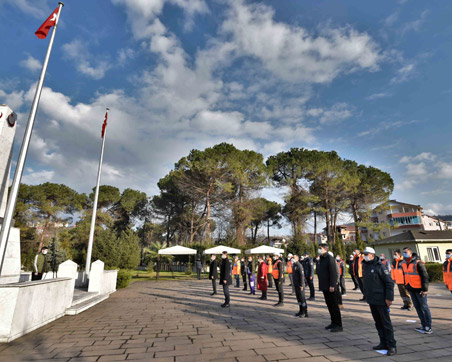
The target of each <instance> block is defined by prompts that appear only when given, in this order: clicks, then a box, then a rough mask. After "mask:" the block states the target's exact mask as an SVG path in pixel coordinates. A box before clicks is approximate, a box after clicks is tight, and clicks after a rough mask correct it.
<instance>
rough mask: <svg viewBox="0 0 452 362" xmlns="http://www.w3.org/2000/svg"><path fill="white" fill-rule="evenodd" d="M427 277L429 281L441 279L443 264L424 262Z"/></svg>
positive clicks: (439, 280)
mask: <svg viewBox="0 0 452 362" xmlns="http://www.w3.org/2000/svg"><path fill="white" fill-rule="evenodd" d="M425 268H426V269H427V273H428V277H429V280H430V281H431V282H441V281H442V280H443V265H442V264H440V263H425Z"/></svg>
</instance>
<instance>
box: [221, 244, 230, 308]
mask: <svg viewBox="0 0 452 362" xmlns="http://www.w3.org/2000/svg"><path fill="white" fill-rule="evenodd" d="M231 284H232V270H231V262H230V261H229V259H228V252H227V251H223V253H222V254H221V264H220V285H222V286H223V292H224V303H223V304H222V305H221V308H227V307H229V302H230V299H231V296H230V294H229V286H230V285H231Z"/></svg>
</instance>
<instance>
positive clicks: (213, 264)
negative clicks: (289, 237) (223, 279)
mask: <svg viewBox="0 0 452 362" xmlns="http://www.w3.org/2000/svg"><path fill="white" fill-rule="evenodd" d="M209 279H210V280H211V281H212V288H213V293H211V294H210V295H216V294H217V279H218V270H217V257H216V256H215V255H212V256H211V258H210V267H209Z"/></svg>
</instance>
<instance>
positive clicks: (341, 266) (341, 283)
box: [336, 254, 347, 304]
mask: <svg viewBox="0 0 452 362" xmlns="http://www.w3.org/2000/svg"><path fill="white" fill-rule="evenodd" d="M336 263H337V265H338V266H339V287H340V290H341V295H342V296H344V295H346V293H347V289H346V288H345V263H344V261H343V260H342V258H341V256H340V255H339V254H338V255H336ZM341 304H342V303H341Z"/></svg>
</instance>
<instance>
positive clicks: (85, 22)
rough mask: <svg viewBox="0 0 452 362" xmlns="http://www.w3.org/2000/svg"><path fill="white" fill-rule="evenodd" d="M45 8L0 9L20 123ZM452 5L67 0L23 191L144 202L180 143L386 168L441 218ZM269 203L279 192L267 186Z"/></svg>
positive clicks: (11, 2)
mask: <svg viewBox="0 0 452 362" xmlns="http://www.w3.org/2000/svg"><path fill="white" fill-rule="evenodd" d="M56 6H57V2H56V1H48V0H34V1H30V0H3V1H2V2H1V3H0V31H1V34H2V37H1V39H2V44H1V46H2V50H3V52H2V56H1V58H0V103H6V104H8V105H10V106H11V108H13V109H14V110H15V111H16V112H17V113H18V115H19V119H18V131H17V140H16V146H15V147H16V148H15V156H14V157H15V158H17V151H18V146H19V143H20V141H21V138H22V134H23V129H24V126H25V123H26V120H27V116H28V112H29V108H30V102H31V99H32V95H33V92H34V87H35V82H36V81H37V78H38V75H39V71H40V64H41V62H42V60H43V58H44V55H45V51H46V48H47V44H48V39H47V40H39V39H38V38H37V37H36V36H35V35H34V32H35V31H36V30H37V28H38V27H39V26H40V25H41V23H42V22H43V21H44V20H45V19H46V18H47V16H48V15H49V14H50V13H51V12H52V10H53V9H54V8H55V7H56ZM451 16H452V4H451V3H449V2H445V1H428V2H425V1H410V0H409V1H378V2H377V1H372V2H368V1H354V2H346V1H321V0H317V1H298V0H277V1H276V0H275V1H259V2H253V1H244V0H212V1H204V0H96V1H87V0H78V1H67V2H66V5H65V7H64V8H63V12H62V16H61V23H60V27H59V29H58V32H57V35H56V41H55V46H54V51H53V54H52V57H51V61H50V65H49V68H48V73H47V78H46V81H45V89H44V92H43V96H42V99H41V104H40V108H39V112H38V116H37V121H36V127H35V131H34V134H33V140H32V144H31V149H30V154H29V157H28V160H27V169H26V174H25V177H24V182H28V183H41V182H45V181H52V182H62V183H66V184H68V185H70V186H71V187H73V188H75V189H77V190H79V191H84V192H87V191H88V190H90V189H91V187H92V186H93V185H94V184H95V179H96V170H97V162H98V155H99V149H100V142H101V140H100V137H99V134H100V127H101V123H102V120H103V115H104V112H105V107H109V108H110V109H111V111H110V122H109V126H108V127H109V128H108V135H107V146H106V154H105V164H104V166H105V168H104V174H103V183H105V184H112V185H116V186H118V187H120V188H121V189H123V188H125V187H132V188H138V189H141V190H144V191H146V192H147V193H148V194H150V195H152V194H155V193H156V192H157V188H156V182H157V181H158V179H159V178H160V177H162V176H164V175H165V174H166V173H167V172H168V171H169V170H170V169H171V167H172V165H173V164H174V162H176V161H177V160H178V159H179V158H180V157H182V156H184V155H186V154H187V153H188V152H189V150H190V149H192V148H205V147H208V146H211V145H214V144H216V143H219V142H223V141H226V142H232V143H234V144H235V145H236V146H237V147H239V148H251V149H255V150H257V151H259V152H262V153H263V154H264V155H265V156H268V155H270V154H274V153H276V152H279V151H283V150H287V149H289V148H290V147H308V148H317V149H322V150H332V149H334V150H337V151H338V153H339V154H340V155H341V156H342V157H346V158H350V159H354V160H356V161H357V162H360V163H365V164H371V165H374V166H376V167H379V168H382V169H383V170H385V171H388V172H390V173H391V175H392V176H393V178H394V180H395V183H396V190H395V192H394V194H393V198H396V199H398V200H401V201H404V202H409V203H415V204H420V205H422V206H423V207H424V208H425V209H426V210H427V211H428V212H430V213H452V191H451V188H450V187H449V185H450V183H451V180H452V157H451V156H452V150H451V148H450V136H451V134H452V122H450V118H451V111H450V105H451V98H452V83H451V71H450V69H451V65H452V21H451ZM266 194H267V195H272V197H278V196H281V193H279V194H278V193H275V192H273V193H272V192H270V191H267V192H266Z"/></svg>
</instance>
